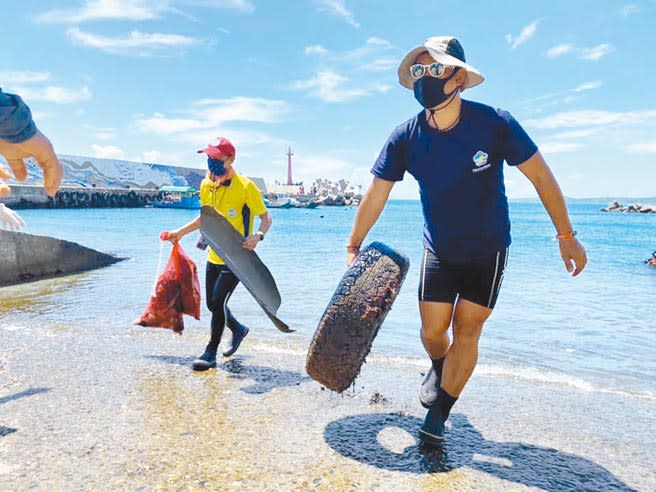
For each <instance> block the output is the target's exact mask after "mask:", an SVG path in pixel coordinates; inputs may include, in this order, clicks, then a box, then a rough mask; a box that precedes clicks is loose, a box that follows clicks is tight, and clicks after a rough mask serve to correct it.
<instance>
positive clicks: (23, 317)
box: [0, 203, 656, 492]
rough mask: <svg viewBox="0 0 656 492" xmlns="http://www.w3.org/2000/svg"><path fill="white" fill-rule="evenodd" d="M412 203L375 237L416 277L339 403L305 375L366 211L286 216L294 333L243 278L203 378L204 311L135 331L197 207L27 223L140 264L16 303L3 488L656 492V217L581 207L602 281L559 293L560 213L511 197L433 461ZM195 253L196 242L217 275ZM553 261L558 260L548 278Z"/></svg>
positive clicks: (0, 412) (0, 381)
mask: <svg viewBox="0 0 656 492" xmlns="http://www.w3.org/2000/svg"><path fill="white" fill-rule="evenodd" d="M417 208H418V206H417V205H416V204H414V203H391V206H390V207H389V209H388V210H386V212H385V214H386V215H384V216H383V217H382V218H381V221H380V224H379V225H377V229H376V230H374V231H372V235H371V236H372V237H371V238H370V239H371V240H374V239H386V242H388V243H389V244H391V245H393V246H394V247H397V248H399V249H401V250H403V251H406V252H407V253H408V255H409V256H410V258H411V262H412V264H411V267H410V268H411V271H410V273H409V274H408V279H407V280H406V283H405V284H404V287H403V289H402V291H401V293H400V295H399V298H398V299H397V301H396V303H395V305H394V307H393V309H392V312H391V313H390V315H389V316H388V318H387V320H386V321H385V323H384V325H383V328H382V329H381V332H380V334H379V335H378V338H377V339H376V341H375V342H374V346H373V349H372V352H371V354H370V356H369V357H368V359H367V362H366V364H364V365H363V368H362V372H361V375H360V377H359V378H358V379H356V382H355V385H354V386H353V388H351V389H349V390H347V391H346V392H345V393H344V394H342V395H337V394H335V393H332V392H330V391H328V390H326V389H323V388H322V387H321V386H320V385H319V384H318V383H316V382H314V381H312V380H311V379H310V378H309V377H308V376H307V375H306V374H305V370H304V364H305V356H306V352H307V347H308V344H309V340H310V338H311V336H312V334H313V332H314V329H315V328H316V324H317V322H318V319H319V317H320V315H321V312H322V309H323V308H324V307H325V305H326V303H327V302H328V300H329V299H330V295H331V293H332V290H333V289H334V287H335V286H336V284H337V282H338V280H339V278H340V277H341V275H342V274H343V271H344V268H345V267H344V265H343V261H344V258H343V254H342V252H341V246H342V245H343V241H344V238H345V237H346V236H345V231H346V232H347V230H348V227H349V226H350V223H351V221H352V217H353V213H354V210H352V209H335V208H331V209H323V208H320V209H317V210H313V211H303V210H287V211H274V212H275V213H274V225H273V228H272V231H271V233H270V234H268V235H267V241H266V243H263V244H262V249H261V251H260V255H261V256H262V258H263V260H264V261H265V262H266V263H267V264H268V265H270V268H271V270H272V272H273V274H274V276H275V277H276V279H277V281H278V284H279V287H280V290H281V294H282V296H283V306H282V307H281V310H280V311H279V314H280V316H281V318H282V319H283V320H284V321H286V322H288V324H289V325H290V326H292V327H293V328H295V329H296V330H297V331H296V332H295V333H293V334H289V335H286V334H282V333H279V332H278V331H277V330H276V329H275V328H274V327H273V325H271V323H270V322H269V321H268V320H267V319H266V317H265V316H264V314H263V313H262V312H261V311H260V310H259V308H258V307H257V305H255V303H253V302H252V300H250V298H249V296H248V294H247V292H245V290H244V289H243V287H240V288H238V290H237V291H236V293H235V295H234V297H233V299H231V301H230V306H231V308H232V310H233V312H234V313H235V315H236V316H237V317H238V318H239V319H240V320H242V321H243V322H244V323H245V324H247V325H248V326H249V327H250V328H251V334H250V335H249V336H248V337H247V338H246V340H245V341H244V343H243V345H242V347H241V348H240V349H239V351H238V352H237V354H236V355H235V356H234V357H231V358H227V359H225V360H222V361H219V366H218V367H217V368H216V369H215V370H210V371H207V372H204V373H194V372H193V371H192V370H191V368H190V365H191V361H192V360H193V359H194V358H195V356H197V355H198V354H199V353H200V352H201V351H202V348H203V347H204V344H205V343H206V340H207V335H208V327H207V325H208V312H207V309H206V308H205V307H204V306H203V315H202V317H201V320H200V321H196V320H191V319H190V318H185V331H184V333H183V335H182V336H177V335H174V334H173V333H172V332H170V331H168V330H163V329H155V328H142V327H138V326H133V325H132V324H131V321H132V320H133V319H134V318H136V317H137V316H138V315H139V314H140V313H141V312H142V310H143V309H144V308H145V305H146V303H147V299H148V295H149V292H150V289H151V287H152V282H153V279H154V276H155V273H156V269H157V264H158V255H159V243H158V240H157V234H158V232H159V231H160V230H162V229H165V228H167V227H173V226H175V225H177V224H181V223H184V221H185V220H187V219H188V214H187V212H185V211H167V212H166V215H165V214H162V213H157V212H156V211H154V210H140V211H139V210H137V211H127V210H122V211H117V210H79V211H76V210H63V211H26V213H25V214H24V218H25V219H26V221H27V222H28V230H26V232H31V233H43V234H53V235H54V234H57V233H59V236H60V237H63V238H65V239H71V238H72V237H77V239H78V241H80V242H81V243H82V244H84V245H85V246H89V247H93V248H96V249H99V250H102V251H105V252H109V253H115V254H121V255H123V256H128V257H130V260H128V261H125V262H121V263H119V264H117V265H114V266H111V267H108V268H105V269H101V270H96V271H93V272H86V273H82V274H79V275H74V276H69V277H64V278H57V279H51V280H44V281H40V282H36V283H32V284H23V285H19V286H14V287H8V288H3V289H2V290H0V334H1V336H2V340H3V349H2V351H1V352H0V385H1V387H2V392H1V393H0V490H7V491H22V490H49V491H50V490H61V491H69V490H70V491H87V490H89V491H95V490H121V491H122V490H126V491H127V490H131V491H150V490H176V491H177V490H180V491H187V490H245V491H250V490H258V491H262V490H267V491H268V490H271V491H274V490H275V491H278V490H285V491H286V490H290V491H297V490H298V491H302V490H326V491H329V490H330V491H360V490H362V491H368V490H378V491H422V490H426V491H428V490H431V491H435V490H437V491H460V490H463V491H474V490H476V491H478V490H485V491H507V490H512V491H524V490H531V491H533V490H548V491H572V492H573V491H606V490H608V491H613V490H627V491H628V490H641V491H642V490H644V491H648V490H654V489H656V476H655V474H654V468H653V458H652V456H653V454H654V451H656V446H655V445H654V438H655V437H656V436H655V433H654V430H653V429H654V428H656V418H655V415H656V414H655V412H654V410H655V408H656V398H655V397H654V386H653V376H654V362H653V357H650V356H649V354H650V353H651V354H652V355H653V334H652V332H651V321H650V320H653V316H652V317H650V316H649V310H648V308H647V306H645V301H647V300H648V299H649V298H650V297H651V294H650V291H649V290H648V289H647V287H648V286H650V285H653V282H654V281H656V275H654V272H653V271H651V270H648V269H646V268H647V267H646V266H645V265H642V263H641V258H639V257H638V258H636V259H635V261H633V260H631V258H630V255H629V254H628V253H626V249H625V250H623V251H624V252H625V254H624V255H623V256H622V257H621V258H618V255H617V254H616V251H615V250H613V248H620V247H626V248H628V247H629V246H628V245H630V247H631V248H633V249H631V250H630V251H631V255H633V256H637V255H638V254H639V252H640V251H642V250H643V249H644V248H646V245H647V242H648V241H647V239H644V238H643V239H636V238H642V237H643V236H644V231H645V230H647V229H648V228H651V227H652V226H653V218H650V217H645V216H635V217H632V218H631V222H630V223H628V222H624V223H622V222H621V219H620V218H618V217H617V216H614V217H610V216H609V215H603V214H601V213H599V214H597V213H596V212H597V211H598V209H596V210H595V209H593V207H590V206H581V207H580V208H576V207H573V209H572V214H573V220H574V221H575V222H576V223H577V225H578V227H579V229H580V230H581V229H583V230H585V231H586V233H585V236H587V238H586V239H584V241H586V240H587V242H586V247H588V248H589V251H590V252H591V255H590V256H591V259H592V260H591V264H590V271H586V272H585V273H584V274H583V275H582V277H581V278H580V279H576V281H572V279H569V278H565V279H563V280H559V279H561V278H562V272H561V269H562V264H559V263H558V261H559V260H558V258H557V255H555V254H554V252H553V251H552V249H553V248H554V244H553V243H552V242H551V241H550V239H548V238H549V235H550V234H549V232H548V218H547V217H544V216H543V215H542V213H541V212H540V213H538V212H536V210H539V204H538V205H534V204H530V205H528V206H523V205H521V204H520V205H517V206H514V209H513V210H512V211H511V212H512V213H513V214H515V215H514V222H513V223H514V237H515V245H514V249H515V253H514V257H513V256H511V260H510V264H509V271H508V274H507V278H506V280H505V284H504V292H502V298H501V299H500V301H499V305H498V308H497V310H496V311H498V312H496V311H495V315H494V316H493V318H492V319H491V320H490V322H489V327H486V331H485V332H484V334H483V338H482V340H481V358H480V361H479V366H478V367H477V369H476V371H475V373H474V376H473V378H472V380H471V381H470V383H469V384H468V386H467V387H466V389H465V391H464V393H463V395H462V397H461V398H460V400H459V401H458V402H457V403H456V405H455V407H454V410H453V413H452V416H451V418H450V421H449V424H448V428H447V432H446V442H445V445H444V447H443V449H442V450H439V451H430V452H429V451H427V450H424V449H421V448H420V447H419V446H418V441H417V435H416V431H417V429H418V427H419V425H420V424H421V421H422V419H423V416H424V409H423V408H422V407H421V406H420V405H419V401H418V389H419V385H420V384H421V381H422V379H423V375H424V373H425V371H426V370H427V369H428V360H427V359H426V357H425V356H424V355H423V354H422V349H421V347H420V344H419V340H418V322H417V318H416V286H417V268H418V263H417V257H418V256H419V254H420V250H419V251H415V250H414V249H412V248H413V247H414V248H416V247H417V246H419V247H420V246H421V242H420V234H421V229H420V226H421V223H420V222H419V223H417V220H420V211H419V210H417ZM291 214H293V215H291ZM399 217H403V218H405V220H399ZM650 220H651V221H652V222H649V221H650ZM76 224H78V225H81V226H82V227H77V228H76V227H75V225H76ZM390 224H392V225H393V226H394V227H391V226H390ZM618 228H621V229H622V231H623V233H622V234H618V231H617V229H618ZM543 230H546V231H547V232H545V234H541V233H540V234H538V233H536V231H543ZM409 231H413V232H412V233H409ZM580 235H583V234H581V233H580ZM544 237H546V239H544ZM304 238H305V240H303V239H304ZM185 241H186V240H185ZM194 241H195V238H189V241H186V242H185V243H184V247H185V249H186V250H187V251H188V252H189V253H190V254H191V255H192V257H193V258H194V259H195V260H196V261H197V263H198V265H199V271H200V273H201V282H202V281H203V277H204V275H203V273H204V272H203V270H204V264H203V259H204V256H203V253H202V252H200V251H198V250H195V249H194V248H193V242H194ZM536 241H537V242H538V243H539V244H537V245H536V244H535V242H536ZM639 241H643V243H642V244H640V243H639ZM292 246H293V248H294V249H292ZM645 250H646V251H651V250H648V248H647V249H645ZM290 251H291V252H294V253H295V254H290ZM536 251H539V252H540V253H541V260H540V265H541V267H542V268H541V269H540V272H539V275H533V276H531V275H530V272H531V271H532V268H534V265H535V261H536V256H535V255H536ZM167 252H168V251H167V250H164V256H163V257H164V259H165V258H166V254H167ZM604 260H605V262H604V263H603V265H602V264H601V263H602V261H604ZM595 263H596V264H595ZM622 272H624V273H622ZM586 275H588V277H587V278H586V277H585V276H586ZM624 275H626V276H624ZM609 277H612V281H613V282H615V283H614V284H613V285H611V283H610V281H609ZM579 280H580V281H579ZM567 289H568V290H567ZM203 298H204V295H203ZM628 300H631V301H632V302H633V303H634V304H633V306H631V305H630V303H629V302H627V301H628Z"/></svg>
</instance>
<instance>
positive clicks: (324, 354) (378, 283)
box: [305, 242, 410, 393]
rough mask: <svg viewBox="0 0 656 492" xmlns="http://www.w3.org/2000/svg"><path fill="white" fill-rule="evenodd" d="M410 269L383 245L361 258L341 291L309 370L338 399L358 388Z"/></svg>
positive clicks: (315, 341)
mask: <svg viewBox="0 0 656 492" xmlns="http://www.w3.org/2000/svg"><path fill="white" fill-rule="evenodd" d="M409 265H410V261H409V260H408V258H407V257H406V256H405V255H404V254H403V253H399V252H397V251H395V250H393V249H392V248H390V247H388V246H386V245H384V244H382V243H379V242H374V243H371V244H370V245H369V246H368V247H367V248H365V249H364V250H362V251H361V252H360V254H359V255H358V256H357V257H356V258H355V260H354V261H353V263H352V264H351V266H350V267H349V269H348V270H347V271H346V273H345V274H344V277H342V280H341V282H340V283H339V285H338V286H337V289H336V290H335V293H334V294H333V297H332V299H331V300H330V302H329V303H328V307H327V308H326V311H325V312H324V313H323V316H322V317H321V320H320V321H319V326H318V327H317V329H316V331H315V333H314V337H313V338H312V342H311V343H310V348H309V350H308V355H307V361H306V365H305V368H306V370H307V373H308V374H309V375H310V377H311V378H312V379H315V380H316V381H318V382H319V383H321V384H323V385H324V386H326V387H327V388H328V389H331V390H333V391H337V392H338V393H341V392H343V391H344V390H346V389H347V388H348V387H349V386H351V384H353V381H354V380H355V378H356V377H357V375H358V374H359V373H360V367H361V366H362V363H363V362H364V360H365V358H366V357H367V354H368V353H369V350H371V344H372V343H373V341H374V338H375V337H376V334H377V333H378V329H379V328H380V326H381V324H382V323H383V320H384V319H385V316H387V313H388V312H389V310H390V308H391V307H392V303H393V302H394V299H396V296H397V294H398V293H399V290H400V289H401V285H402V284H403V280H404V279H405V275H406V273H407V272H408V267H409Z"/></svg>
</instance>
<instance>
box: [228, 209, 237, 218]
mask: <svg viewBox="0 0 656 492" xmlns="http://www.w3.org/2000/svg"><path fill="white" fill-rule="evenodd" d="M228 217H231V218H235V217H237V210H235V209H234V208H230V209H228Z"/></svg>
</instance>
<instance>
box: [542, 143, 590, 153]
mask: <svg viewBox="0 0 656 492" xmlns="http://www.w3.org/2000/svg"><path fill="white" fill-rule="evenodd" d="M582 148H583V144H582V143H579V142H547V143H545V144H541V145H540V152H541V153H543V154H557V153H562V152H574V151H577V150H580V149H582Z"/></svg>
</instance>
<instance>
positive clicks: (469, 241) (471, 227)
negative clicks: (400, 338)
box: [346, 36, 587, 446]
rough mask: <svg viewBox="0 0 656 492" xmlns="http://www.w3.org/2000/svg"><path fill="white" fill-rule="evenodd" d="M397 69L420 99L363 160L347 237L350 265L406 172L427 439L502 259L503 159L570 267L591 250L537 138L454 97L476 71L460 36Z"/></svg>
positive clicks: (505, 225) (456, 392) (473, 342)
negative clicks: (416, 222) (363, 184)
mask: <svg viewBox="0 0 656 492" xmlns="http://www.w3.org/2000/svg"><path fill="white" fill-rule="evenodd" d="M398 76H399V83H400V84H401V85H402V86H403V87H405V88H406V89H408V90H410V91H412V92H413V93H414V96H415V99H416V100H417V102H418V103H419V104H420V105H421V106H422V109H421V110H420V111H419V113H418V114H417V115H415V116H414V117H412V118H410V119H409V120H407V121H406V122H404V123H402V124H401V125H399V126H398V127H397V128H396V129H395V130H394V131H393V132H392V134H391V135H390V136H389V138H388V139H387V142H386V143H385V145H384V146H383V149H382V150H381V152H380V155H379V156H378V159H377V160H376V162H375V164H374V166H373V168H372V170H371V172H372V174H373V175H374V179H373V182H372V184H371V186H370V187H369V189H368V190H367V192H366V194H365V196H364V198H363V199H362V201H361V202H360V206H359V207H358V212H357V214H356V218H355V221H354V223H353V228H352V231H351V235H350V237H349V239H348V241H347V246H346V248H347V263H349V264H350V263H351V262H352V261H353V258H354V257H355V255H357V254H358V252H359V248H360V245H361V244H362V242H363V240H364V238H365V237H366V235H367V233H368V232H369V230H370V229H371V227H373V225H374V224H375V222H376V220H377V219H378V217H379V216H380V213H381V212H382V210H383V208H384V206H385V202H386V201H387V198H388V197H389V194H390V192H391V191H392V187H393V186H394V183H396V182H397V181H401V180H402V179H403V177H404V175H405V174H406V173H409V174H411V175H412V176H413V177H414V178H415V179H416V180H417V183H418V184H419V191H420V196H421V204H422V211H423V214H424V234H423V235H424V255H423V259H422V264H421V271H420V284H419V289H418V297H419V312H420V315H421V341H422V343H423V345H424V348H425V350H426V352H427V353H428V356H429V357H430V358H431V362H432V363H431V368H430V370H429V371H428V373H427V375H426V378H425V379H424V382H423V383H422V386H421V389H420V392H419V400H420V402H421V404H422V405H423V406H424V407H426V408H427V409H428V412H427V414H426V418H425V419H424V423H423V424H422V426H421V428H420V429H419V437H420V439H421V441H422V443H423V444H425V445H429V446H440V445H441V443H442V440H443V439H444V427H445V426H444V424H445V421H446V420H447V418H448V417H449V413H450V411H451V408H452V406H453V405H454V403H455V402H456V400H457V399H458V397H459V396H460V394H461V392H462V390H463V389H464V387H465V385H466V384H467V381H468V380H469V378H470V376H471V375H472V373H473V371H474V368H475V366H476V362H477V359H478V341H479V338H480V336H481V333H482V331H483V325H484V323H485V321H486V320H487V319H488V318H489V316H490V315H491V314H492V310H493V308H494V305H495V302H496V300H497V297H498V295H499V290H500V288H501V282H502V280H503V274H504V269H505V266H506V261H507V259H508V247H509V246H510V217H509V213H508V200H507V197H506V194H505V185H504V178H503V171H504V165H503V164H504V162H506V163H507V164H508V165H510V166H516V167H517V168H518V169H519V170H520V171H521V172H522V173H523V174H524V175H525V176H526V177H527V178H528V179H529V180H530V181H531V183H532V184H533V186H534V187H535V189H536V191H537V192H538V195H539V196H540V199H541V200H542V203H543V205H544V207H545V209H546V210H547V212H548V213H549V216H550V217H551V220H552V222H553V225H554V228H555V230H556V235H555V237H556V239H557V240H558V242H559V246H560V255H561V257H562V259H563V262H564V263H565V267H566V269H567V271H569V272H571V273H572V274H573V275H578V274H579V273H581V271H582V270H583V268H584V267H585V264H586V262H587V257H586V253H585V249H584V247H583V246H582V245H581V243H579V241H578V240H577V238H576V237H575V236H576V232H575V231H574V230H573V228H572V223H571V222H570V219H569V215H568V213H567V207H566V204H565V200H564V198H563V194H562V192H561V191H560V187H559V185H558V183H557V182H556V179H555V178H554V176H553V174H552V173H551V170H550V169H549V166H548V165H547V164H546V162H545V161H544V159H543V158H542V155H541V154H540V151H539V150H538V147H537V145H535V143H534V142H533V141H532V140H531V138H530V137H529V136H528V134H527V133H526V132H525V131H524V129H523V128H522V127H521V125H520V124H519V123H518V122H517V120H515V118H513V116H512V115H511V114H510V113H508V112H507V111H504V110H501V109H495V108H492V107H490V106H488V105H485V104H481V103H478V102H474V101H469V100H465V99H462V98H461V97H460V95H461V93H462V92H463V91H464V90H465V89H468V88H470V87H474V86H476V85H478V84H480V83H482V82H483V80H484V78H483V76H482V75H481V73H480V72H479V71H478V70H476V69H475V68H474V67H473V66H472V65H470V64H469V63H467V62H466V61H465V52H464V50H463V48H462V46H461V44H460V42H459V41H458V40H457V39H456V38H454V37H452V36H435V37H431V38H428V39H427V40H426V41H425V42H424V43H422V44H421V45H419V46H417V47H415V48H413V49H412V50H410V51H409V52H408V53H407V55H406V56H405V57H404V58H403V60H402V61H401V64H400V66H399V69H398ZM450 328H452V333H453V341H452V342H451V340H450V338H449V329H450Z"/></svg>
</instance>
